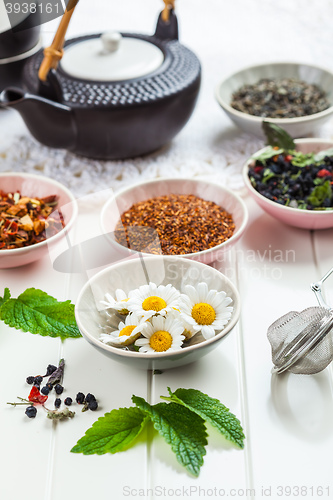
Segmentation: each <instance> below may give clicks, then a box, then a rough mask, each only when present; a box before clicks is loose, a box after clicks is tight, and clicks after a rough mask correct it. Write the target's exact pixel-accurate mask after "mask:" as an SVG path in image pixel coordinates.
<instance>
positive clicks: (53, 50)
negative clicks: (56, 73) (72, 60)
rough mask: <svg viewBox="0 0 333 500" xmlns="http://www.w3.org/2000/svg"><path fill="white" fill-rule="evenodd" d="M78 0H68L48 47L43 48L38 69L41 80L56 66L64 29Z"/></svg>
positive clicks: (59, 55) (61, 51)
mask: <svg viewBox="0 0 333 500" xmlns="http://www.w3.org/2000/svg"><path fill="white" fill-rule="evenodd" d="M78 1H79V0H69V2H68V4H67V7H66V10H65V12H64V14H63V16H62V18H61V21H60V24H59V27H58V29H57V32H56V34H55V36H54V39H53V42H52V44H51V45H50V47H46V48H45V49H44V59H43V61H42V63H41V65H40V67H39V71H38V78H39V79H40V80H42V81H43V82H45V81H46V79H47V75H48V73H49V71H50V69H56V68H57V66H58V63H59V61H60V59H61V58H62V56H63V53H64V51H63V46H64V43H65V36H66V31H67V28H68V25H69V21H70V20H71V17H72V14H73V12H74V9H75V7H76V5H77V4H78Z"/></svg>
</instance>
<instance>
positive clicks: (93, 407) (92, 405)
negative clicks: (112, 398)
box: [88, 399, 98, 411]
mask: <svg viewBox="0 0 333 500" xmlns="http://www.w3.org/2000/svg"><path fill="white" fill-rule="evenodd" d="M88 408H89V410H92V411H95V410H97V408H98V403H97V401H96V399H92V400H90V401H89V403H88Z"/></svg>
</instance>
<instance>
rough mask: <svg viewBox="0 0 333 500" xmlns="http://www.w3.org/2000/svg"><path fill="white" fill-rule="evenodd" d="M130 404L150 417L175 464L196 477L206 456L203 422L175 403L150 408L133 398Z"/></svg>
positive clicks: (148, 405) (144, 402)
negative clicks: (169, 446)
mask: <svg viewBox="0 0 333 500" xmlns="http://www.w3.org/2000/svg"><path fill="white" fill-rule="evenodd" d="M132 401H133V403H135V404H136V406H137V407H138V408H140V410H142V411H144V412H145V413H147V415H149V417H150V418H151V420H152V422H153V424H154V427H155V429H156V430H157V431H158V432H159V433H160V434H161V436H163V437H164V439H165V440H166V442H167V443H168V444H170V445H171V449H172V451H173V452H174V453H175V454H176V457H177V460H178V462H179V463H180V464H181V465H183V466H184V467H186V469H187V470H188V472H190V473H191V474H193V475H194V476H196V477H197V476H198V475H199V472H200V467H201V465H202V464H203V456H204V455H205V454H206V450H205V445H206V444H207V439H206V436H207V432H206V427H205V423H204V420H203V419H202V418H201V417H200V416H199V415H196V414H195V413H193V412H192V411H191V410H189V409H187V408H185V407H184V406H183V407H182V406H180V405H179V404H177V403H169V404H167V403H158V404H156V405H154V406H151V405H150V404H148V403H147V402H146V401H145V400H144V399H143V398H139V397H137V396H133V397H132Z"/></svg>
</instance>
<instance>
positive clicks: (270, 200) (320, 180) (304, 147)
mask: <svg viewBox="0 0 333 500" xmlns="http://www.w3.org/2000/svg"><path fill="white" fill-rule="evenodd" d="M243 178H244V183H245V185H246V187H247V189H248V191H249V193H250V195H251V196H252V197H253V198H254V199H255V201H256V202H257V203H258V205H259V206H260V207H261V208H262V209H263V210H264V211H265V212H267V213H268V214H270V215H271V216H273V217H275V218H276V219H278V220H280V221H281V222H284V223H285V224H288V225H290V226H294V227H299V228H303V229H328V228H331V227H333V142H332V141H329V140H328V139H312V138H307V139H296V140H295V141H294V146H293V149H289V148H288V149H284V148H283V147H278V146H275V147H272V146H267V147H265V148H263V149H261V150H260V151H258V152H257V153H255V154H254V155H253V156H252V157H251V158H250V159H249V160H248V161H247V162H246V164H245V166H244V169H243Z"/></svg>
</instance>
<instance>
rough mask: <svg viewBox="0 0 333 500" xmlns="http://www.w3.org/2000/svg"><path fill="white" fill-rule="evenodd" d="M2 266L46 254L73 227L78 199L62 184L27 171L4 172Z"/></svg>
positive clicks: (1, 178) (0, 228) (0, 200)
mask: <svg viewBox="0 0 333 500" xmlns="http://www.w3.org/2000/svg"><path fill="white" fill-rule="evenodd" d="M0 208H1V214H0V268H2V269H4V268H10V267H18V266H23V265H25V264H30V263H31V262H34V261H36V260H39V259H41V258H42V257H44V256H45V255H46V254H47V253H48V252H49V250H50V249H51V248H52V247H53V246H54V245H56V244H57V243H58V242H59V241H60V240H61V239H62V238H64V237H65V236H66V234H67V232H68V231H69V230H70V229H71V228H72V226H73V224H74V222H75V219H76V216H77V211H78V209H77V202H76V200H75V198H74V196H73V194H72V193H71V192H70V191H69V190H68V189H67V188H66V187H65V186H64V185H62V184H60V183H59V182H57V181H54V180H53V179H50V178H48V177H44V176H42V175H35V174H27V173H21V172H20V173H9V172H8V173H1V174H0Z"/></svg>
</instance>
